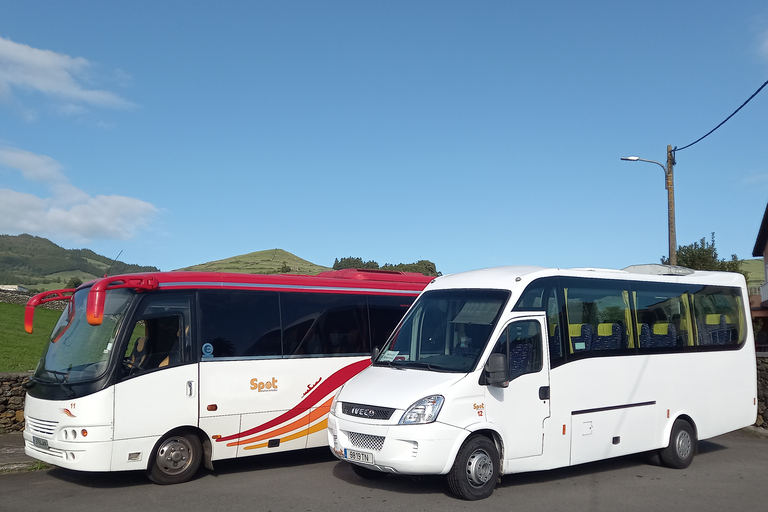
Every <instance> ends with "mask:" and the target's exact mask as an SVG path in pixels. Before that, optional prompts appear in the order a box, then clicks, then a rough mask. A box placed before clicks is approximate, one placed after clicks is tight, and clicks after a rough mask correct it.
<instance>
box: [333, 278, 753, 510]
mask: <svg viewBox="0 0 768 512" xmlns="http://www.w3.org/2000/svg"><path fill="white" fill-rule="evenodd" d="M748 304H749V301H748V296H747V287H746V282H745V279H744V277H743V276H742V275H741V274H733V273H724V272H704V271H692V270H689V269H684V268H682V267H670V266H661V265H642V266H635V267H628V268H627V269H624V270H623V271H622V270H600V269H573V270H561V269H546V268H539V267H523V266H513V267H502V268H494V269H485V270H477V271H472V272H465V273H461V274H454V275H448V276H444V277H439V278H437V279H436V280H435V281H433V282H432V283H431V284H430V285H428V286H427V288H426V289H425V290H424V292H423V293H422V294H421V295H420V297H419V298H418V299H417V300H416V302H415V303H414V304H413V305H412V306H411V308H410V309H409V311H408V313H406V315H405V317H404V318H403V320H402V321H401V322H400V324H399V326H398V327H397V329H396V330H395V332H394V333H393V334H392V336H391V337H390V338H389V340H388V341H387V343H386V344H385V345H384V346H383V347H382V349H381V351H380V352H379V353H378V356H377V357H375V358H374V361H373V364H372V366H371V367H369V368H368V369H366V370H364V371H363V372H361V373H360V374H359V375H357V376H356V377H355V378H353V379H351V380H350V381H348V382H347V383H346V384H345V385H344V386H343V387H342V389H341V390H339V392H338V393H337V395H336V397H335V399H334V402H333V404H332V406H331V413H330V415H329V419H328V443H329V445H330V448H331V450H332V451H333V453H334V454H335V455H336V456H337V457H338V458H340V459H342V460H345V461H348V462H350V463H352V464H353V466H352V467H353V469H354V470H355V472H356V473H357V474H358V475H360V476H362V477H365V478H374V477H377V476H381V475H384V474H387V473H395V474H403V475H446V476H447V480H448V484H449V487H450V489H451V491H452V492H453V493H454V494H456V495H457V496H458V497H461V498H463V499H468V500H475V499H482V498H485V497H487V496H489V495H490V494H491V493H492V492H493V489H494V487H495V486H496V484H497V482H498V481H499V479H500V476H501V475H508V474H512V473H519V472H524V471H534V470H546V469H552V468H559V467H564V466H570V465H574V464H582V463H585V462H590V461H596V460H601V459H607V458H610V457H617V456H621V455H626V454H631V453H639V452H646V451H658V453H659V454H660V460H661V462H662V463H663V464H665V465H667V466H670V467H673V468H685V467H687V466H688V465H689V464H690V463H691V460H692V458H693V456H694V454H695V453H696V450H697V441H698V440H699V439H707V438H711V437H713V436H717V435H720V434H723V433H726V432H729V431H732V430H736V429H739V428H742V427H745V426H748V425H751V424H753V423H754V421H755V419H756V415H757V376H756V369H755V366H756V361H755V345H754V341H753V332H752V326H751V322H750V317H749V309H748Z"/></svg>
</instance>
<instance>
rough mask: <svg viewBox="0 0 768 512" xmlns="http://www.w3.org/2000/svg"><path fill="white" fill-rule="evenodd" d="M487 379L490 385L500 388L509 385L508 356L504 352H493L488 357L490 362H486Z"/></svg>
mask: <svg viewBox="0 0 768 512" xmlns="http://www.w3.org/2000/svg"><path fill="white" fill-rule="evenodd" d="M485 381H486V383H487V384H488V385H490V386H494V387H498V388H506V387H507V386H509V375H508V374H507V358H506V356H505V355H504V354H499V353H496V354H491V357H489V358H488V362H487V363H485Z"/></svg>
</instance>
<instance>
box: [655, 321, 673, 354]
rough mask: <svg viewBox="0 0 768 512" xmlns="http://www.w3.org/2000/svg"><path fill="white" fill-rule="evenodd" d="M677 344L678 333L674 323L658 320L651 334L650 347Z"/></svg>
mask: <svg viewBox="0 0 768 512" xmlns="http://www.w3.org/2000/svg"><path fill="white" fill-rule="evenodd" d="M676 345H677V333H676V331H675V326H674V324H670V323H667V322H656V323H655V324H653V331H651V333H650V336H649V344H648V346H649V347H653V348H658V347H674V346H676Z"/></svg>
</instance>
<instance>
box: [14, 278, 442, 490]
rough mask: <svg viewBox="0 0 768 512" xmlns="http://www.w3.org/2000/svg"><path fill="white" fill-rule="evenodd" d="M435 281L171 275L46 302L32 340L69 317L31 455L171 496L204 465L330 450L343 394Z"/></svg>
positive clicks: (38, 375) (36, 417)
mask: <svg viewBox="0 0 768 512" xmlns="http://www.w3.org/2000/svg"><path fill="white" fill-rule="evenodd" d="M431 279H432V278H431V277H426V276H423V275H421V274H414V273H402V272H387V271H357V270H351V269H350V270H340V271H328V272H324V273H321V274H320V275H318V276H297V275H253V274H226V273H212V272H159V273H148V274H132V275H122V276H110V277H105V278H103V279H98V280H96V281H92V282H90V283H86V284H84V285H83V286H81V287H79V288H78V289H77V290H57V291H54V292H44V293H41V294H38V295H36V296H34V297H32V298H31V299H30V300H29V302H28V303H27V309H26V315H25V327H26V329H27V331H28V332H32V325H33V319H34V318H33V317H34V308H35V306H37V305H38V304H41V303H44V302H48V301H51V300H65V301H67V302H68V304H67V307H66V309H65V311H64V312H63V314H62V315H61V318H60V319H59V321H58V323H57V324H56V326H55V328H54V330H53V334H52V335H51V339H50V342H48V343H47V344H46V346H45V349H44V351H43V354H42V357H41V359H40V362H39V363H38V366H37V369H36V370H35V372H34V374H33V375H32V376H31V377H30V379H29V384H28V390H27V396H26V402H25V410H24V415H25V420H26V424H25V429H24V442H25V451H26V454H27V455H29V456H31V457H34V458H36V459H39V460H41V461H43V462H47V463H49V464H54V465H56V466H60V467H63V468H67V469H71V470H78V471H127V470H145V471H146V472H147V474H148V476H149V478H150V479H151V480H152V481H154V482H156V483H161V484H170V483H178V482H183V481H185V480H188V479H189V478H191V477H192V476H193V475H194V474H195V472H196V471H197V469H198V467H199V466H200V464H201V463H202V464H204V465H205V466H206V467H208V468H211V469H212V467H213V462H215V461H217V460H222V459H227V458H233V457H245V456H248V455H258V454H263V453H273V452H281V451H287V450H299V449H303V448H311V447H319V446H324V445H325V444H326V434H325V430H326V418H327V412H328V409H329V408H330V402H331V400H332V399H333V395H334V394H335V392H336V390H337V389H338V388H339V386H341V385H342V384H343V383H344V382H345V381H346V380H347V379H349V378H350V377H352V376H353V375H355V374H357V373H359V372H360V371H362V370H363V369H364V368H365V367H366V366H368V365H369V364H370V363H371V347H372V346H381V345H382V344H383V343H384V342H385V341H386V339H387V337H388V336H389V335H390V334H391V332H392V330H393V329H394V328H395V326H396V325H397V323H398V321H399V320H400V319H401V318H402V316H403V314H404V313H405V311H406V310H407V308H408V306H410V304H411V303H412V302H413V301H414V299H415V298H416V296H417V295H418V294H419V292H420V291H421V290H422V289H423V288H424V286H425V285H426V284H427V283H428V282H429V281H430V280H431Z"/></svg>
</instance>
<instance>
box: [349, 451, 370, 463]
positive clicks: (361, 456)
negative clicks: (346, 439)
mask: <svg viewBox="0 0 768 512" xmlns="http://www.w3.org/2000/svg"><path fill="white" fill-rule="evenodd" d="M344 458H345V459H347V460H354V461H357V462H365V463H366V464H373V454H372V453H367V452H357V451H355V450H344Z"/></svg>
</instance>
